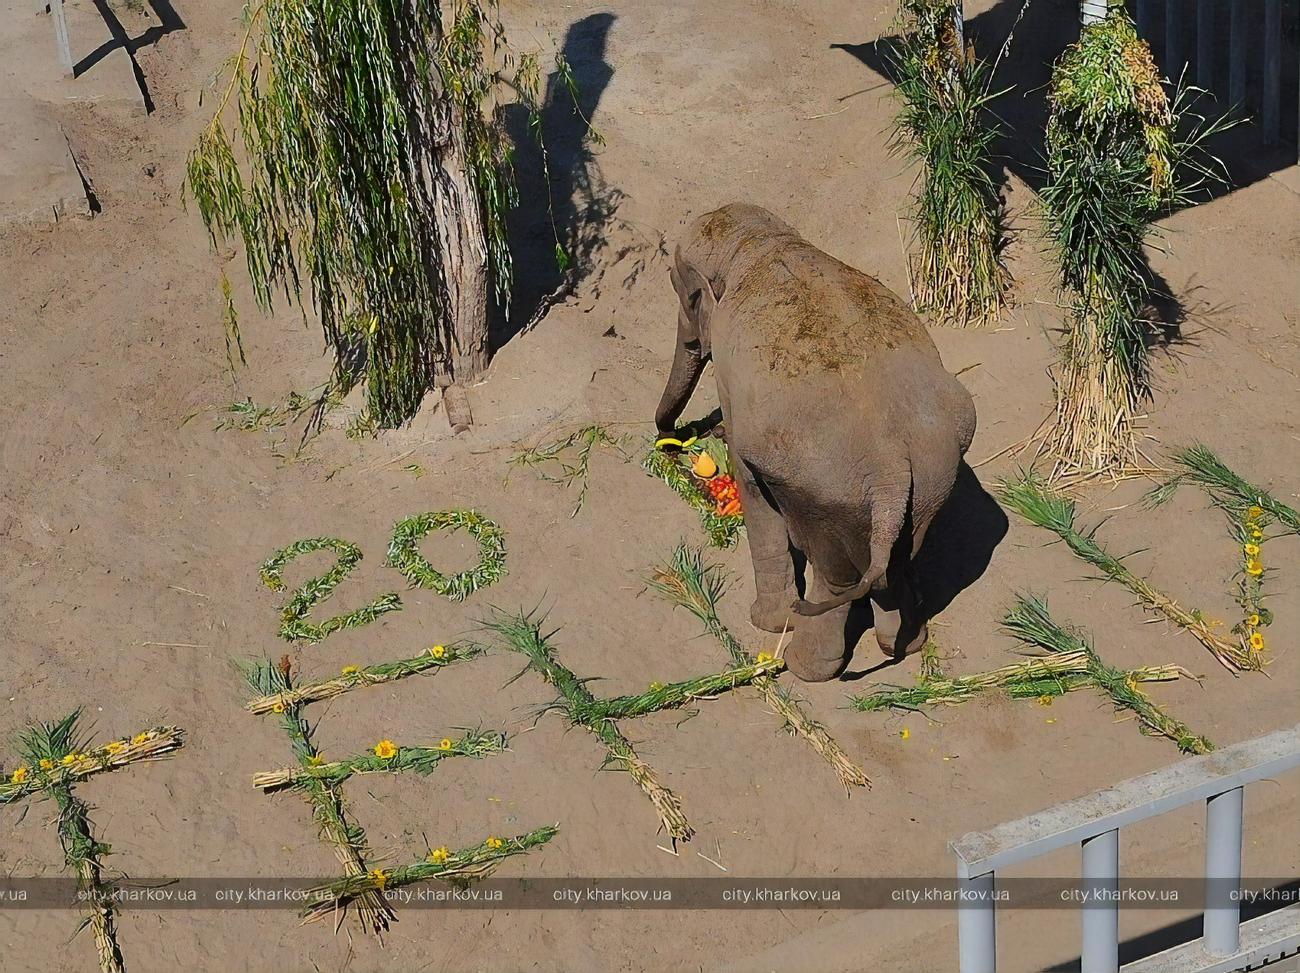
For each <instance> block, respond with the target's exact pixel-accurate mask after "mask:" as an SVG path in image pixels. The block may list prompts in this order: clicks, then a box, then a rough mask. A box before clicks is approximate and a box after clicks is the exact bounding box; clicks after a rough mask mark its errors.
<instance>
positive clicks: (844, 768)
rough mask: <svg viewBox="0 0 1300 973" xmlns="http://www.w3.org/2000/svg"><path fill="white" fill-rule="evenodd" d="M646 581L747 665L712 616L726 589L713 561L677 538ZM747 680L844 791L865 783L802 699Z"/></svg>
mask: <svg viewBox="0 0 1300 973" xmlns="http://www.w3.org/2000/svg"><path fill="white" fill-rule="evenodd" d="M650 586H651V587H652V588H654V589H655V590H656V591H658V592H660V593H661V594H663V595H665V596H667V597H668V598H669V599H670V600H672V601H673V602H675V603H677V604H678V605H680V606H681V607H683V608H685V609H686V610H687V611H689V612H690V613H691V614H692V615H694V616H695V617H696V618H698V619H699V620H700V621H701V622H702V623H703V624H704V628H705V630H706V631H708V632H709V634H711V635H712V636H713V637H714V638H716V639H717V640H718V641H719V642H721V643H722V647H723V648H724V649H726V650H727V654H728V655H729V656H730V657H731V660H732V662H733V664H735V665H738V666H739V665H752V664H753V663H754V659H753V658H752V657H751V656H750V655H749V653H748V652H746V651H745V649H744V647H743V646H741V644H740V641H739V640H738V639H737V638H736V637H735V636H734V635H732V634H731V632H730V631H729V630H728V629H727V627H726V626H725V625H723V624H722V621H721V619H719V618H718V600H719V599H720V598H721V597H722V595H723V594H724V593H725V591H726V582H725V580H724V579H723V578H722V576H721V573H720V571H719V569H718V566H717V565H714V564H705V563H704V555H703V553H702V552H701V551H700V550H699V549H689V548H687V547H686V545H684V544H679V545H678V546H677V548H676V550H674V551H673V555H672V558H671V560H670V561H669V563H667V564H665V565H662V566H660V567H659V568H657V569H656V570H655V572H654V575H653V576H652V577H651V579H650ZM753 686H754V688H755V689H757V690H758V692H759V694H760V695H761V696H762V697H763V699H764V700H765V701H766V702H767V704H768V706H769V707H771V709H772V712H774V713H775V714H776V715H778V716H780V717H781V718H782V720H783V721H784V727H785V729H786V730H787V731H788V732H790V733H791V734H793V735H795V736H798V737H802V738H803V739H804V740H805V741H806V742H807V743H808V745H809V746H811V747H812V748H813V750H814V751H815V752H816V753H817V754H819V755H820V756H821V757H822V759H824V760H825V761H826V762H827V763H829V764H830V765H831V768H832V769H833V770H834V771H835V776H836V777H838V778H839V780H840V783H842V784H843V785H844V788H845V790H846V791H847V790H848V789H849V788H850V787H870V786H871V780H870V778H868V777H867V775H866V772H865V771H863V770H862V768H861V767H859V766H858V765H857V764H855V763H854V762H853V761H852V760H850V759H849V757H848V754H846V753H845V752H844V750H843V748H842V747H841V746H840V745H839V744H838V743H837V742H836V741H835V738H834V737H832V736H831V735H830V734H829V733H827V732H826V728H825V727H824V726H822V725H821V724H820V723H818V722H817V721H816V720H814V719H812V718H811V717H810V716H808V714H807V713H805V712H804V711H803V709H802V706H801V703H802V702H803V701H802V700H800V699H799V698H798V697H797V696H795V695H794V694H793V693H792V692H790V691H789V690H788V689H785V688H784V687H782V686H780V685H779V684H778V683H777V681H776V679H775V678H773V677H772V676H770V675H764V676H760V677H759V678H757V679H755V680H754V682H753Z"/></svg>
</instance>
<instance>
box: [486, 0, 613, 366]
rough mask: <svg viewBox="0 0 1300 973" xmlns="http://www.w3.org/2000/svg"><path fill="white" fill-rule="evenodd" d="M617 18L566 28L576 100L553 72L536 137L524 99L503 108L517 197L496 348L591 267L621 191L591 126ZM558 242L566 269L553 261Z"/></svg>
mask: <svg viewBox="0 0 1300 973" xmlns="http://www.w3.org/2000/svg"><path fill="white" fill-rule="evenodd" d="M615 19H616V18H615V16H614V14H612V13H596V14H591V15H590V16H588V17H583V18H582V19H581V20H578V21H576V22H575V23H573V24H572V25H570V27H569V29H568V31H567V32H566V33H565V36H564V44H563V45H562V47H561V53H562V54H563V56H564V59H565V60H566V61H567V62H568V63H569V66H570V67H571V69H572V72H573V79H574V81H575V82H576V83H577V97H576V102H577V104H576V105H575V104H574V102H575V99H574V98H573V97H572V96H571V95H570V92H569V90H568V87H567V85H566V84H565V81H564V79H563V77H562V76H561V74H560V72H559V71H558V70H556V71H552V72H551V74H550V75H549V77H548V78H547V81H546V90H545V91H544V92H543V95H542V108H541V126H540V128H541V131H540V134H541V142H540V143H539V141H538V139H537V137H536V135H535V133H534V129H533V126H532V125H531V119H530V117H529V112H528V110H527V109H526V108H525V107H524V106H522V105H511V106H509V107H508V108H507V109H506V110H505V113H504V114H505V118H504V122H505V126H506V131H507V132H508V134H509V136H510V139H511V141H512V143H513V144H514V147H515V157H514V163H515V173H516V179H517V181H518V185H519V198H520V204H519V206H518V207H516V208H515V210H514V211H513V212H512V213H511V214H510V215H509V217H508V220H507V222H508V227H509V232H510V240H511V249H512V253H513V257H514V271H515V279H514V287H513V289H512V293H511V295H510V309H509V313H508V314H505V313H498V314H497V315H496V317H495V319H494V321H493V322H492V326H491V342H492V347H493V349H494V350H495V349H496V348H499V347H501V345H503V344H505V343H506V342H507V341H509V340H510V338H512V337H514V335H516V334H518V333H519V332H520V331H523V330H525V329H526V328H527V327H528V326H530V325H531V324H533V323H534V322H536V321H537V320H539V319H540V318H541V316H542V315H544V314H545V313H546V310H547V309H548V308H549V307H550V306H552V305H553V304H555V303H557V302H558V301H560V300H562V299H563V298H564V297H565V296H567V295H568V294H570V293H572V292H573V290H574V289H575V288H576V287H577V285H578V284H579V283H580V282H581V281H582V280H584V279H585V278H586V277H587V276H588V275H589V274H590V273H591V271H592V267H593V256H594V254H595V251H596V250H597V248H598V247H599V246H600V244H601V243H602V242H603V240H604V239H605V230H606V228H607V227H608V226H609V225H610V223H611V222H612V221H613V220H614V216H615V213H616V212H617V210H618V207H619V204H620V203H621V202H622V201H623V199H624V197H625V194H624V193H623V192H622V191H621V190H619V189H616V188H614V187H611V186H609V185H608V184H607V183H606V182H605V180H604V177H603V176H602V174H601V172H600V166H599V164H598V163H597V160H596V156H595V153H594V152H593V144H594V140H593V137H592V135H591V133H590V131H589V129H588V120H589V119H591V118H592V116H593V115H594V114H595V112H596V109H597V107H598V106H599V104H600V99H601V97H602V96H603V94H604V92H605V89H606V87H608V85H609V82H610V79H611V78H612V77H613V75H614V69H613V67H612V66H611V65H610V64H609V62H608V60H606V56H605V48H606V45H607V43H608V39H609V31H610V28H611V27H612V26H613V24H614V21H615ZM548 173H549V181H548ZM557 245H558V246H559V247H560V248H561V249H562V250H563V251H564V253H565V254H566V256H567V259H568V262H569V266H568V267H567V268H563V267H561V265H560V262H559V261H558V260H557V255H556V247H557Z"/></svg>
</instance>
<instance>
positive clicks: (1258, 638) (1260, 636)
mask: <svg viewBox="0 0 1300 973" xmlns="http://www.w3.org/2000/svg"><path fill="white" fill-rule="evenodd" d="M1250 647H1251V648H1252V649H1254V650H1255V651H1256V652H1263V651H1264V633H1263V632H1251V633H1250Z"/></svg>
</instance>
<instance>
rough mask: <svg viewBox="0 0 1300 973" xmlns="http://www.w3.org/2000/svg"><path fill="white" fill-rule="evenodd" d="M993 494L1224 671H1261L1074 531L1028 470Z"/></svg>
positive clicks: (1065, 507)
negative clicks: (1181, 632)
mask: <svg viewBox="0 0 1300 973" xmlns="http://www.w3.org/2000/svg"><path fill="white" fill-rule="evenodd" d="M998 495H999V498H1000V499H1001V501H1002V502H1003V503H1004V504H1005V505H1006V506H1008V507H1010V508H1012V509H1013V510H1015V511H1016V512H1017V513H1019V514H1020V515H1021V516H1022V517H1024V518H1025V519H1026V520H1028V521H1030V522H1031V523H1033V524H1036V525H1037V526H1039V527H1043V528H1046V529H1047V530H1050V531H1052V532H1053V533H1054V534H1056V535H1057V536H1058V537H1059V538H1061V540H1063V541H1065V543H1066V546H1068V547H1069V548H1070V550H1071V551H1073V552H1074V553H1075V554H1076V555H1078V556H1079V557H1080V558H1082V559H1083V560H1085V561H1087V562H1088V563H1089V564H1092V565H1094V566H1095V567H1098V568H1100V569H1101V571H1102V572H1103V573H1104V574H1105V575H1106V577H1108V578H1110V579H1111V580H1114V581H1118V582H1119V583H1120V584H1122V585H1123V586H1124V587H1126V588H1128V589H1129V591H1131V592H1133V594H1135V595H1137V597H1138V601H1139V602H1141V604H1142V605H1143V606H1144V607H1146V608H1147V609H1149V610H1151V611H1157V612H1159V613H1160V614H1162V615H1164V616H1165V617H1166V618H1167V619H1169V620H1170V621H1171V622H1173V623H1174V624H1175V625H1178V626H1179V627H1181V628H1184V629H1186V630H1187V631H1188V632H1190V633H1191V634H1192V635H1193V636H1194V637H1195V638H1196V639H1197V641H1199V642H1200V643H1201V644H1202V645H1204V646H1205V647H1206V648H1207V649H1209V650H1210V652H1211V653H1212V654H1213V655H1214V657H1215V659H1217V660H1218V661H1219V663H1220V665H1222V666H1223V667H1224V668H1225V669H1227V670H1228V671H1229V672H1239V671H1242V670H1259V669H1261V668H1263V660H1262V658H1260V655H1259V653H1257V652H1254V651H1252V650H1251V649H1250V647H1249V646H1248V645H1243V644H1242V642H1241V641H1240V640H1238V641H1236V642H1234V641H1231V640H1229V639H1226V638H1224V637H1223V636H1221V635H1219V634H1218V633H1216V632H1215V631H1214V629H1213V627H1212V626H1211V625H1210V624H1209V623H1208V622H1206V621H1205V619H1204V618H1203V617H1202V616H1201V614H1200V612H1197V611H1189V610H1187V609H1186V608H1183V607H1182V606H1181V605H1179V604H1178V602H1176V601H1175V600H1174V599H1173V598H1171V597H1169V596H1168V595H1166V594H1165V593H1164V592H1162V591H1159V590H1157V589H1156V588H1155V587H1154V586H1153V585H1152V584H1151V583H1150V582H1149V581H1147V580H1146V579H1145V578H1141V577H1138V576H1137V575H1136V574H1134V573H1133V572H1132V571H1130V570H1129V568H1128V566H1127V565H1126V564H1124V562H1123V560H1121V559H1120V558H1118V557H1115V556H1114V555H1113V554H1110V553H1109V552H1108V551H1106V549H1105V548H1103V547H1102V546H1101V545H1100V544H1099V543H1097V540H1096V536H1095V535H1096V528H1093V530H1091V531H1089V532H1088V533H1086V534H1085V533H1081V532H1080V531H1079V530H1077V529H1076V528H1075V523H1074V521H1075V511H1076V507H1075V503H1074V501H1073V500H1070V499H1068V498H1066V497H1064V496H1062V495H1061V494H1060V493H1059V492H1058V491H1056V490H1053V489H1052V488H1051V487H1049V486H1048V485H1047V484H1046V483H1045V482H1043V480H1042V479H1041V478H1039V477H1038V476H1036V475H1035V474H1034V473H1033V472H1032V471H1031V472H1030V473H1027V474H1025V475H1023V476H1022V477H1021V478H1019V479H1016V480H1003V481H1002V482H1001V483H1000V484H999V486H998Z"/></svg>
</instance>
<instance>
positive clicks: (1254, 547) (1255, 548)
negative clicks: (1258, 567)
mask: <svg viewBox="0 0 1300 973" xmlns="http://www.w3.org/2000/svg"><path fill="white" fill-rule="evenodd" d="M1245 550H1246V555H1247V556H1248V557H1255V556H1256V555H1258V554H1259V545H1258V544H1247V545H1246V548H1245Z"/></svg>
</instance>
